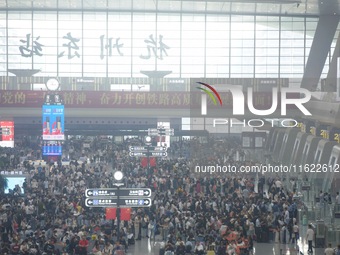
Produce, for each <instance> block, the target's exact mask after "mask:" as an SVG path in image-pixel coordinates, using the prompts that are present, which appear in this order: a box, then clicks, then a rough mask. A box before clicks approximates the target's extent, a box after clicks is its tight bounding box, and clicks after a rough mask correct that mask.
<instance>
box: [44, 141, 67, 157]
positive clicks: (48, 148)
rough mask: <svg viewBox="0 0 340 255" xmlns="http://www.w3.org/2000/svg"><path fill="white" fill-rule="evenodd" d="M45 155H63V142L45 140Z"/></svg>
mask: <svg viewBox="0 0 340 255" xmlns="http://www.w3.org/2000/svg"><path fill="white" fill-rule="evenodd" d="M42 155H43V156H61V155H62V144H61V142H59V141H44V142H43V145H42Z"/></svg>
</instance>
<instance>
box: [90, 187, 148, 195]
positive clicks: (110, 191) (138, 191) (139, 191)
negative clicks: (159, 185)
mask: <svg viewBox="0 0 340 255" xmlns="http://www.w3.org/2000/svg"><path fill="white" fill-rule="evenodd" d="M118 195H119V196H120V197H151V189H146V188H131V189H129V188H120V189H119V194H118V189H115V188H98V189H86V190H85V196H86V197H117V196H118Z"/></svg>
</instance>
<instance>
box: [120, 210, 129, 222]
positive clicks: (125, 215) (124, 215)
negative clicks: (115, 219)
mask: <svg viewBox="0 0 340 255" xmlns="http://www.w3.org/2000/svg"><path fill="white" fill-rule="evenodd" d="M120 219H121V220H126V221H129V220H130V219H131V208H120Z"/></svg>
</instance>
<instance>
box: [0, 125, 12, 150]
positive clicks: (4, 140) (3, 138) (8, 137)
mask: <svg viewBox="0 0 340 255" xmlns="http://www.w3.org/2000/svg"><path fill="white" fill-rule="evenodd" d="M0 131H1V132H0V147H14V122H13V121H0Z"/></svg>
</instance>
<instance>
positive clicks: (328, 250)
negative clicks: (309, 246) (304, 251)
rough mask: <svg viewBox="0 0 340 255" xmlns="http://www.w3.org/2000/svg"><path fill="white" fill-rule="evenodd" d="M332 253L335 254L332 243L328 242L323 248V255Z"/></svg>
mask: <svg viewBox="0 0 340 255" xmlns="http://www.w3.org/2000/svg"><path fill="white" fill-rule="evenodd" d="M334 254H335V251H334V249H333V248H332V244H331V243H329V244H328V247H327V248H326V249H325V255H334Z"/></svg>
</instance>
